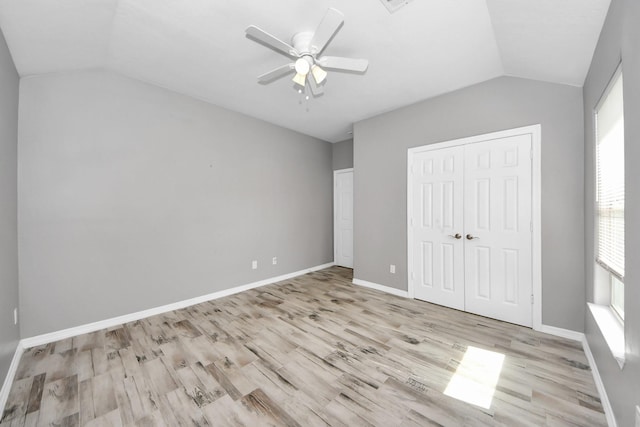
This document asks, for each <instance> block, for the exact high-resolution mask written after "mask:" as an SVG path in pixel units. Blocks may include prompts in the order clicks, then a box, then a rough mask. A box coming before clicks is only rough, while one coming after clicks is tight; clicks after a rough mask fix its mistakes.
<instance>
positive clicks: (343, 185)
mask: <svg viewBox="0 0 640 427" xmlns="http://www.w3.org/2000/svg"><path fill="white" fill-rule="evenodd" d="M334 191H335V196H334V203H335V204H336V206H335V222H334V227H335V232H334V239H335V241H334V248H335V249H334V252H335V253H334V258H335V263H336V264H337V265H341V266H343V267H349V268H353V171H347V172H337V173H336V174H335V188H334Z"/></svg>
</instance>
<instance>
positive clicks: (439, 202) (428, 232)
mask: <svg viewBox="0 0 640 427" xmlns="http://www.w3.org/2000/svg"><path fill="white" fill-rule="evenodd" d="M463 153H464V149H463V148H462V147H455V148H452V149H443V150H431V151H426V152H422V153H419V154H417V155H416V157H415V159H414V160H415V161H414V163H413V166H412V173H411V179H412V180H413V182H412V185H413V188H414V189H415V190H414V192H413V195H412V196H411V197H413V200H412V206H413V212H412V218H413V223H412V224H411V228H412V230H413V232H412V233H413V243H412V244H413V254H414V271H413V280H414V284H415V287H414V292H415V298H418V299H423V300H426V301H430V302H434V303H436V304H441V305H446V306H448V307H453V308H457V309H463V308H464V262H463V256H464V253H463V242H462V239H455V238H454V237H451V236H452V235H455V234H456V233H462V231H463V227H462V226H463V224H462V220H463V210H462V201H463V197H462V196H463V194H462V185H463V178H464V176H463V167H464V161H463Z"/></svg>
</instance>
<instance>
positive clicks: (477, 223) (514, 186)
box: [408, 130, 534, 326]
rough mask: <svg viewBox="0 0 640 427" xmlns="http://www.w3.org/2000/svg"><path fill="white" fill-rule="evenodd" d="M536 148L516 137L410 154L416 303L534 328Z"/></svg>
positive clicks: (524, 135)
mask: <svg viewBox="0 0 640 427" xmlns="http://www.w3.org/2000/svg"><path fill="white" fill-rule="evenodd" d="M532 140H533V134H532V133H531V132H518V131H517V130H514V132H506V133H500V134H493V135H488V136H486V137H484V138H483V137H476V138H467V139H464V140H458V141H451V142H448V143H442V144H432V145H427V146H423V147H418V148H413V149H411V150H410V152H409V164H408V169H409V174H408V180H409V182H408V188H409V192H408V198H409V203H408V209H409V212H408V214H409V215H408V219H409V224H408V244H409V257H410V262H409V289H410V294H412V295H413V297H414V298H417V299H421V300H425V301H429V302H432V303H435V304H440V305H444V306H447V307H451V308H455V309H458V310H464V311H468V312H471V313H476V314H480V315H483V316H487V317H492V318H495V319H499V320H504V321H507V322H511V323H516V324H519V325H524V326H532V304H533V295H534V293H533V256H532V255H533V229H534V224H533V215H532V211H533V209H532V208H533V206H532V199H533V197H532V196H533V182H532V181H533V180H532V159H533V145H532Z"/></svg>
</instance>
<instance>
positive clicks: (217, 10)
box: [0, 0, 610, 142]
mask: <svg viewBox="0 0 640 427" xmlns="http://www.w3.org/2000/svg"><path fill="white" fill-rule="evenodd" d="M382 1H387V0H349V1H337V0H268V1H267V0H0V28H1V29H2V31H3V33H4V35H5V38H6V39H7V43H8V45H9V49H10V51H11V54H12V56H13V59H14V62H15V64H16V67H17V69H18V72H19V73H20V75H21V76H23V77H24V76H32V75H39V74H45V73H55V72H66V71H73V70H83V69H94V68H107V69H110V70H113V71H116V72H118V73H121V74H124V75H127V76H130V77H133V78H136V79H139V80H143V81H145V82H149V83H153V84H156V85H158V86H162V87H165V88H168V89H171V90H174V91H176V92H180V93H183V94H186V95H189V96H192V97H195V98H198V99H201V100H204V101H207V102H210V103H212V104H216V105H219V106H222V107H225V108H228V109H231V110H235V111H238V112H241V113H244V114H247V115H249V116H253V117H256V118H259V119H262V120H265V121H268V122H271V123H274V124H277V125H280V126H283V127H286V128H289V129H293V130H296V131H299V132H301V133H304V134H307V135H312V136H315V137H318V138H321V139H324V140H327V141H331V142H336V141H341V140H344V139H347V138H348V137H349V135H348V131H349V130H350V129H351V127H352V124H353V123H354V122H356V121H359V120H362V119H365V118H368V117H371V116H374V115H376V114H379V113H382V112H385V111H390V110H393V109H396V108H398V107H401V106H404V105H408V104H411V103H415V102H417V101H420V100H423V99H426V98H430V97H433V96H437V95H440V94H443V93H446V92H450V91H452V90H456V89H459V88H462V87H465V86H470V85H473V84H475V83H479V82H482V81H485V80H488V79H492V78H495V77H498V76H503V75H509V76H517V77H524V78H529V79H536V80H543V81H548V82H555V83H562V84H568V85H574V86H582V84H583V82H584V79H585V76H586V73H587V71H588V68H589V65H590V63H591V58H592V55H593V51H594V49H595V45H596V43H597V40H598V36H599V34H600V30H601V29H602V25H603V22H604V18H605V16H606V12H607V9H608V7H609V1H610V0H413V1H410V2H409V3H408V4H406V5H405V6H403V7H402V8H400V9H399V10H397V11H396V12H395V13H393V14H391V13H389V11H388V10H387V9H386V8H385V7H384V5H383V3H382ZM329 7H334V8H336V9H338V10H340V11H341V12H342V13H343V14H344V15H345V24H344V26H343V27H342V28H341V30H340V31H339V32H338V33H337V35H336V36H335V37H334V39H333V40H332V41H331V43H330V44H329V45H328V47H327V48H326V50H325V53H326V54H327V55H333V56H347V57H358V58H367V59H368V60H369V64H370V65H369V69H368V70H367V72H366V73H365V74H364V75H357V74H352V73H341V72H331V71H330V72H329V76H328V78H327V81H326V83H325V85H324V92H325V93H324V95H322V96H320V97H317V98H311V99H310V100H309V101H305V100H304V99H303V98H301V96H300V95H299V94H298V93H297V91H296V90H294V87H293V83H292V82H291V76H289V77H284V78H282V79H279V80H276V81H274V82H272V83H270V84H267V85H263V84H259V83H258V82H257V80H256V77H257V76H258V75H259V74H262V73H265V72H267V71H269V70H271V69H274V68H276V67H278V66H280V65H283V64H286V63H287V62H290V61H289V60H288V59H287V58H286V57H285V56H283V55H281V54H279V53H277V52H276V51H274V50H271V49H268V48H266V47H265V46H263V45H260V44H258V43H256V42H255V41H253V40H251V39H249V38H247V37H246V36H245V32H244V30H245V28H246V27H247V26H249V25H257V26H259V27H261V28H263V29H265V30H266V31H268V32H270V33H271V34H273V35H275V36H277V37H279V38H280V39H282V40H284V41H286V42H290V41H291V36H292V35H293V34H294V33H296V32H300V31H313V30H314V29H315V28H316V27H317V25H318V24H319V22H320V20H321V19H322V17H323V15H324V13H325V12H326V10H327V8H329Z"/></svg>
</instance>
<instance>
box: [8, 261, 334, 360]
mask: <svg viewBox="0 0 640 427" xmlns="http://www.w3.org/2000/svg"><path fill="white" fill-rule="evenodd" d="M333 265H334V263H333V262H330V263H327V264H322V265H317V266H315V267H310V268H305V269H304V270H299V271H295V272H293V273H288V274H283V275H282V276H277V277H271V278H269V279H264V280H260V281H258V282H253V283H248V284H246V285H240V286H236V287H233V288H230V289H225V290H222V291H218V292H214V293H211V294H207V295H203V296H200V297H195V298H190V299H187V300H183V301H178V302H174V303H172V304H167V305H163V306H160V307H155V308H150V309H148V310H142V311H138V312H136V313H130V314H125V315H123V316H118V317H112V318H110V319H105V320H100V321H98V322H93V323H87V324H85V325H80V326H74V327H73V328H68V329H62V330H60V331H55V332H50V333H48V334H42V335H36V336H34V337H29V338H23V339H22V340H21V341H20V343H21V344H22V347H23V348H24V349H26V348H31V347H35V346H38V345H43V344H48V343H51V342H55V341H59V340H62V339H65V338H71V337H75V336H77V335H81V334H87V333H89V332H95V331H99V330H100V329H105V328H111V327H113V326H117V325H121V324H123V323H128V322H134V321H136V320H140V319H144V318H145V317H150V316H155V315H157V314H162V313H166V312H168V311H173V310H179V309H181V308H185V307H189V306H191V305H195V304H200V303H202V302H206V301H211V300H214V299H218V298H223V297H226V296H229V295H233V294H237V293H239V292H243V291H248V290H249V289H255V288H259V287H261V286H265V285H270V284H272V283H276V282H280V281H283V280H287V279H291V278H292V277H297V276H302V275H303V274H307V273H311V272H313V271H318V270H323V269H325V268H329V267H331V266H333Z"/></svg>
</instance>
